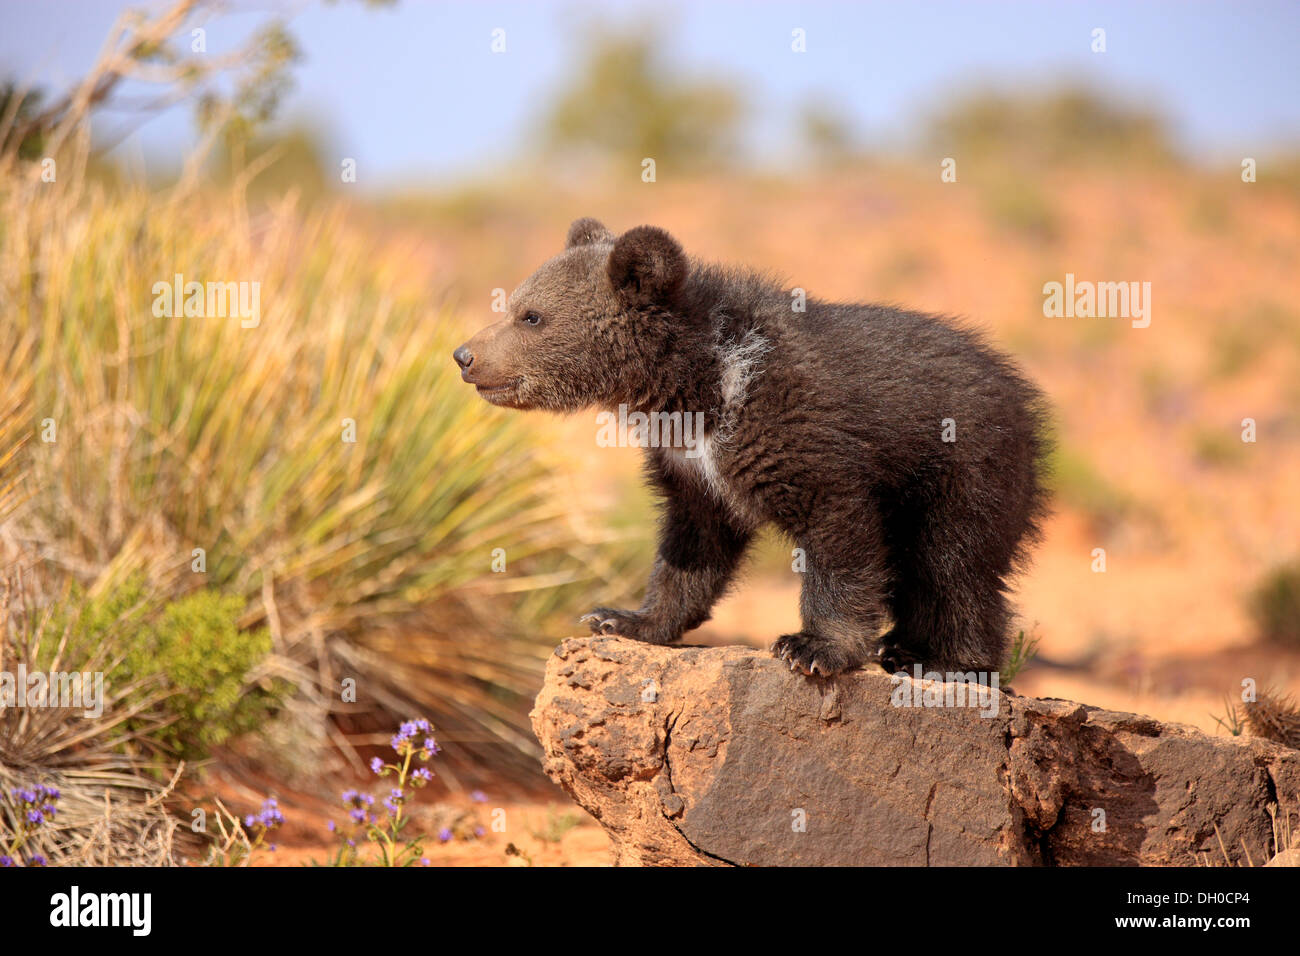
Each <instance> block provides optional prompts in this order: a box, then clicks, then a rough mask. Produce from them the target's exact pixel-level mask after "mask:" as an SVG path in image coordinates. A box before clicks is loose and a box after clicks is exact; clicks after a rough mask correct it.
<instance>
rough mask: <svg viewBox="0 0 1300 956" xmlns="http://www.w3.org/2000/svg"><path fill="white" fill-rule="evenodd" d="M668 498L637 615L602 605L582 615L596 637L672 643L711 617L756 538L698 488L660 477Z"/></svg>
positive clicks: (583, 620) (669, 477) (662, 475)
mask: <svg viewBox="0 0 1300 956" xmlns="http://www.w3.org/2000/svg"><path fill="white" fill-rule="evenodd" d="M656 477H657V478H658V479H659V483H660V485H661V486H662V487H663V490H664V492H665V494H666V496H667V498H666V502H665V510H664V518H663V523H662V525H661V527H660V529H659V550H658V553H657V554H656V556H655V564H654V569H653V570H652V571H651V572H650V582H649V584H648V585H647V586H646V594H645V600H644V602H643V603H642V605H641V607H640V608H639V609H638V610H635V611H623V610H618V609H616V608H607V607H598V608H595V609H594V610H592V612H591V613H590V614H586V615H584V616H583V617H582V619H581V623H583V624H586V625H588V626H589V627H590V628H591V632H592V633H593V634H620V635H622V636H623V637H630V638H633V639H635V640H638V641H645V642H646V643H647V644H672V643H675V642H677V641H679V640H681V638H682V635H683V634H684V633H685V632H687V631H689V630H692V629H694V628H697V627H699V626H700V625H701V624H703V623H704V622H705V621H707V620H708V619H709V615H710V612H711V611H712V610H713V605H714V604H715V603H716V602H717V600H718V598H720V597H721V596H722V594H723V592H724V591H725V590H726V589H727V585H728V583H730V581H731V578H732V575H733V574H734V573H735V571H736V567H737V565H738V564H739V563H740V559H741V557H742V556H743V555H744V553H745V548H746V547H747V546H748V545H749V541H750V538H751V537H752V534H751V532H750V531H748V530H744V529H741V528H739V527H737V526H736V524H735V523H734V522H732V521H731V520H729V519H728V517H727V516H726V514H725V513H724V512H723V510H722V507H721V505H719V504H717V503H716V502H715V501H714V500H712V499H711V498H710V497H708V495H707V493H706V492H703V491H702V490H701V489H699V488H696V487H694V486H693V485H690V484H687V483H683V482H677V481H675V480H673V476H672V475H671V474H662V473H661V474H660V475H657V476H656Z"/></svg>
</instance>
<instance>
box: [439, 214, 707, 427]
mask: <svg viewBox="0 0 1300 956" xmlns="http://www.w3.org/2000/svg"><path fill="white" fill-rule="evenodd" d="M687 272H688V263H687V259H686V256H685V255H684V254H683V252H682V249H681V246H679V245H678V244H677V242H676V240H674V239H673V238H672V236H670V235H668V233H666V232H664V231H663V230H662V229H657V228H655V227H653V226H638V227H637V228H635V229H631V230H629V231H627V232H625V233H624V234H623V235H621V236H618V237H615V235H614V234H613V233H612V232H610V231H609V230H608V229H606V228H605V227H604V226H603V225H601V224H600V223H599V222H597V221H596V220H594V219H579V220H578V221H577V222H575V223H573V225H572V226H570V227H569V234H568V238H567V240H566V242H565V248H564V251H563V252H561V253H560V254H559V255H558V256H555V257H554V258H553V259H551V260H549V261H548V262H546V263H544V264H543V265H542V267H541V268H540V269H538V270H537V271H536V272H534V273H533V274H532V275H531V276H529V277H528V278H527V279H525V280H524V282H523V283H522V284H521V285H520V286H519V288H517V289H515V291H514V292H513V293H511V295H510V298H509V300H508V302H507V304H506V317H505V318H504V319H503V320H502V321H500V322H498V323H496V324H495V325H491V326H489V327H487V328H486V329H483V331H481V332H479V333H478V334H477V335H475V336H474V337H473V338H471V339H470V340H469V341H468V342H466V343H465V344H464V345H462V346H460V348H458V349H456V351H455V352H454V353H452V355H453V358H454V359H455V360H456V364H457V365H459V366H460V374H461V378H462V379H464V380H465V381H466V382H469V383H470V384H472V385H474V386H475V388H477V389H478V393H479V395H481V396H482V397H483V398H484V399H486V400H487V401H489V402H491V403H492V404H494V405H504V406H507V407H510V408H541V409H548V410H551V411H561V412H565V411H580V410H582V409H584V408H589V407H591V406H603V407H611V406H613V405H615V404H618V403H620V402H629V403H636V402H638V401H639V400H641V399H642V398H644V397H645V396H646V395H647V393H648V392H649V390H650V383H651V382H652V381H653V380H654V379H655V378H656V376H657V375H660V374H661V373H662V364H663V362H664V361H665V359H666V353H667V351H669V350H671V349H672V347H673V343H674V339H675V336H674V332H673V328H672V326H673V323H674V315H675V313H676V311H677V310H676V304H677V299H678V297H679V294H680V292H681V290H682V286H683V283H684V282H685V280H686V276H687ZM677 338H679V336H678V337H677Z"/></svg>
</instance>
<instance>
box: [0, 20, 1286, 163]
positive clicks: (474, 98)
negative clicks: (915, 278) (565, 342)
mask: <svg viewBox="0 0 1300 956" xmlns="http://www.w3.org/2000/svg"><path fill="white" fill-rule="evenodd" d="M136 5H138V4H136ZM123 6H124V4H121V3H116V2H109V0H47V2H35V0H32V2H19V0H0V11H3V12H2V15H0V24H2V26H0V75H6V74H7V75H9V76H11V77H14V78H17V79H19V80H20V81H28V80H29V81H34V82H36V83H38V84H43V85H48V86H53V87H59V86H61V85H62V84H63V83H65V82H67V81H68V80H71V79H73V78H75V77H77V76H79V75H81V73H82V72H83V71H84V70H85V69H86V68H87V66H88V65H89V64H90V63H91V62H92V61H93V59H94V57H95V54H96V52H97V51H98V49H99V46H100V44H101V42H102V40H103V37H104V36H105V34H106V32H107V30H108V28H109V26H110V24H111V23H112V21H113V19H114V18H115V16H116V14H117V13H118V12H119V11H120V10H121V9H122V7H123ZM232 6H233V9H234V11H235V12H234V13H233V14H230V15H227V16H224V17H222V18H220V19H219V20H216V21H214V22H213V23H212V24H210V25H209V28H208V45H209V49H210V50H211V51H213V52H216V51H219V50H220V49H222V48H224V47H226V46H229V45H230V44H231V43H233V42H234V41H236V40H237V39H238V38H239V37H240V36H242V35H243V34H244V33H245V32H246V31H248V30H249V29H251V28H252V27H253V26H255V25H256V24H257V23H259V22H261V21H262V20H263V19H265V18H266V16H267V13H268V11H276V10H280V11H283V12H284V13H285V15H286V16H287V18H288V20H289V23H290V29H291V32H293V34H294V35H295V36H296V38H297V39H298V41H299V43H300V45H301V46H302V48H303V53H304V60H303V62H302V63H300V64H299V66H298V68H297V69H296V71H295V77H296V81H297V83H296V89H295V91H294V93H293V94H292V96H291V97H290V99H289V100H288V102H287V104H286V107H285V115H287V116H291V117H293V116H298V117H306V116H310V117H312V118H313V119H314V120H315V121H317V122H318V123H319V124H321V125H322V126H323V129H324V131H325V133H326V134H327V141H328V142H329V144H330V145H331V146H332V147H333V148H334V149H336V150H338V151H339V154H340V155H347V156H352V157H354V158H356V159H357V160H358V164H359V166H360V168H362V169H365V170H367V172H368V174H369V175H368V176H367V177H366V178H367V179H368V180H369V181H370V182H371V183H374V182H376V181H379V182H383V183H387V184H390V185H391V184H394V183H397V182H400V181H411V180H416V181H433V180H437V179H445V178H447V177H463V176H472V175H473V174H474V173H475V172H477V171H481V170H483V169H484V168H485V167H487V168H490V167H493V166H497V165H505V164H506V163H507V161H508V160H510V159H512V158H515V157H518V156H519V155H521V154H526V152H527V149H528V143H529V140H530V137H531V134H532V129H533V124H534V123H535V121H536V118H537V116H538V114H539V111H540V110H541V108H542V106H543V105H544V104H545V103H547V102H548V101H549V98H550V96H551V94H552V93H553V92H554V90H555V89H556V87H557V86H558V85H559V84H560V83H561V82H562V81H563V79H564V78H565V76H566V75H568V73H569V71H570V70H571V69H572V67H573V64H574V63H575V62H576V61H577V60H579V59H580V58H581V56H582V37H583V30H582V26H583V24H585V23H586V22H588V21H589V20H590V19H591V18H592V17H593V16H599V17H602V18H604V19H605V20H606V21H609V22H614V23H630V24H642V23H655V24H658V25H659V27H660V29H661V31H662V34H663V37H664V39H665V53H666V58H667V59H668V61H669V62H670V63H671V64H672V65H673V67H674V68H675V69H679V70H681V71H682V72H683V73H685V74H691V75H711V76H718V77H723V78H731V79H733V80H734V81H736V82H737V84H738V85H739V86H741V87H742V88H743V89H744V90H745V91H746V93H747V95H748V97H749V99H750V101H751V104H752V107H753V110H752V124H751V129H750V131H749V133H750V135H749V139H750V142H751V144H752V146H753V150H754V152H755V153H756V154H757V155H758V156H759V158H760V159H762V160H766V161H771V162H774V163H780V162H781V161H782V160H783V159H786V158H788V157H789V156H791V155H792V154H793V153H794V152H795V151H794V150H793V149H792V142H791V141H792V138H793V129H794V120H793V116H794V112H795V110H796V108H797V107H798V106H799V105H800V104H801V103H804V102H806V101H808V100H810V99H813V98H825V99H827V100H829V101H830V102H832V103H834V104H835V105H836V106H837V107H838V108H839V109H841V110H842V111H844V112H845V113H847V114H848V115H849V116H851V117H852V118H853V119H854V120H855V121H856V123H857V125H858V128H859V132H860V133H861V134H862V136H863V137H864V138H865V139H866V140H867V141H872V140H875V141H882V142H883V141H894V140H896V139H897V138H898V137H899V136H901V135H903V134H904V133H905V132H906V131H907V130H908V129H909V128H910V127H911V123H912V122H913V120H914V119H915V118H916V117H917V116H918V115H919V114H920V113H921V112H923V111H925V110H926V109H928V108H930V107H933V106H935V105H936V104H942V103H943V102H944V101H945V100H949V99H953V98H955V97H958V96H960V95H961V94H962V93H963V92H967V91H969V90H970V89H971V88H973V87H976V86H983V85H989V84H1001V85H1004V86H1010V87H1013V88H1021V89H1033V88H1038V87H1046V86H1051V85H1054V84H1056V83H1059V82H1061V81H1063V80H1074V81H1080V82H1084V83H1087V84H1091V85H1094V86H1096V87H1099V88H1101V89H1104V90H1108V91H1111V92H1112V93H1114V94H1116V95H1118V96H1121V97H1125V98H1128V99H1131V100H1135V101H1138V102H1141V103H1145V104H1149V105H1152V106H1155V107H1157V108H1159V109H1160V110H1161V111H1162V112H1164V113H1165V114H1166V115H1167V116H1168V117H1169V118H1170V119H1171V121H1172V122H1173V128H1174V131H1175V133H1176V134H1177V135H1178V137H1179V141H1180V143H1181V144H1182V145H1183V146H1184V147H1185V148H1186V150H1187V151H1188V153H1189V154H1190V155H1192V156H1193V157H1195V158H1203V159H1215V158H1219V157H1239V156H1242V155H1257V154H1261V153H1264V154H1266V153H1267V151H1268V149H1269V148H1270V147H1274V146H1277V145H1279V144H1290V145H1296V144H1297V143H1300V95H1297V94H1300V82H1297V80H1298V79H1300V66H1297V64H1298V63H1300V3H1296V2H1274V3H1252V2H1233V3H1228V2H1224V3H1200V2H1160V3H1156V2H1150V3H1148V2H1125V3H1069V2H1036V3H1034V2H1024V3H1009V2H989V3H984V2H915V3H775V2H773V3H764V2H751V3H741V2H720V0H719V2H703V3H699V2H697V3H690V4H688V3H677V4H673V3H650V4H647V3H638V2H608V0H607V2H602V3H584V2H574V0H569V2H564V3H549V2H541V0H536V2H527V3H489V2H482V3H469V2H434V0H401V2H399V3H398V4H397V5H396V6H393V7H380V8H372V7H368V6H365V5H363V4H361V3H358V2H355V0H339V2H335V3H330V4H320V3H306V2H302V3H288V2H276V0H262V2H258V3H243V2H240V0H235V2H233V3H232ZM496 27H501V28H503V29H505V31H506V44H507V52H506V53H505V54H493V53H492V52H491V50H490V48H489V45H490V40H491V31H492V30H493V28H496ZM795 27H801V28H803V29H804V30H805V31H806V34H807V47H808V49H807V52H806V53H804V54H795V53H793V52H791V49H790V37H791V31H792V30H793V29H794V28H795ZM1094 27H1102V28H1104V29H1105V30H1106V40H1107V48H1108V49H1107V52H1106V53H1104V54H1094V53H1092V52H1091V51H1090V48H1089V46H1090V42H1091V32H1092V30H1093V28H1094ZM192 139H193V130H192V122H191V119H190V115H189V113H188V112H187V111H184V110H177V111H174V112H173V113H172V114H170V115H164V116H160V117H158V118H156V119H154V120H152V121H151V122H150V123H149V124H148V125H147V126H146V127H144V128H143V129H142V130H141V131H140V132H139V133H138V134H136V136H135V137H134V138H133V139H132V140H128V143H127V145H126V147H125V150H126V151H127V152H128V153H131V154H132V155H140V154H142V155H146V156H150V157H162V158H167V157H173V156H176V155H178V154H179V153H180V152H181V151H182V150H183V149H184V147H185V145H186V144H187V143H188V142H190V141H191V140H192Z"/></svg>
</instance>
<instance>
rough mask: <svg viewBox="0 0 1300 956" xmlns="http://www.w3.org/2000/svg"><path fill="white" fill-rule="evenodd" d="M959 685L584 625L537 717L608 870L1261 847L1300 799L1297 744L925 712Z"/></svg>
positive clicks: (1058, 718)
mask: <svg viewBox="0 0 1300 956" xmlns="http://www.w3.org/2000/svg"><path fill="white" fill-rule="evenodd" d="M958 690H960V691H963V692H965V691H967V688H966V687H964V686H962V685H960V684H955V683H952V684H944V683H941V682H935V681H919V680H915V679H913V678H897V679H896V678H894V677H892V676H890V675H887V674H885V673H884V672H883V671H881V670H879V669H875V668H873V669H870V670H864V671H857V672H854V673H851V674H848V675H844V676H843V677H841V678H839V679H838V680H836V681H815V680H812V679H810V678H806V677H803V676H801V675H798V674H793V673H791V672H790V671H789V670H788V669H787V668H786V667H785V666H784V665H782V664H781V663H780V662H779V661H777V660H775V659H774V658H772V657H770V656H769V655H767V654H765V653H761V652H758V651H755V650H750V649H747V648H739V647H726V648H703V647H686V648H665V647H654V646H651V645H647V644H640V643H637V642H634V641H630V640H626V639H623V638H617V637H590V638H578V639H573V640H568V641H565V642H564V643H563V644H561V645H560V647H559V648H557V650H556V652H555V654H554V655H553V656H552V657H551V659H550V661H549V663H548V664H547V668H546V681H545V684H544V685H543V687H542V691H541V693H540V694H539V695H538V698H537V704H536V706H535V707H534V709H533V712H532V720H533V729H534V731H535V732H536V734H537V737H538V739H539V740H540V741H541V743H542V747H543V750H544V753H545V769H546V772H547V773H548V774H549V775H550V776H551V778H552V779H554V780H555V781H556V782H557V783H559V784H560V786H562V787H563V788H564V789H565V790H566V791H568V792H569V793H570V794H571V795H572V796H573V798H574V799H575V800H576V801H577V802H578V803H579V804H581V805H582V806H583V807H585V808H586V809H587V810H588V811H589V812H590V813H591V814H592V815H593V816H594V817H595V818H596V819H597V820H598V821H599V822H600V823H601V825H602V826H603V827H604V828H605V829H606V831H608V833H609V835H610V837H611V838H612V840H613V844H614V854H615V862H616V863H618V864H652V865H684V864H691V865H916V866H919V865H926V864H935V865H1062V866H1064V865H1130V866H1131V865H1187V866H1190V865H1195V864H1197V863H1199V862H1202V860H1203V857H1202V856H1201V855H1202V854H1208V859H1209V861H1210V862H1216V863H1222V862H1224V860H1223V856H1224V853H1225V851H1226V853H1227V855H1228V856H1229V857H1230V859H1231V860H1232V862H1234V863H1236V862H1245V861H1246V857H1247V854H1246V851H1245V850H1244V849H1243V846H1244V847H1246V848H1248V849H1249V855H1250V858H1251V859H1252V860H1255V861H1263V860H1267V859H1269V857H1270V856H1272V855H1273V853H1274V847H1273V837H1272V822H1271V819H1270V817H1269V814H1268V809H1267V808H1268V806H1269V804H1278V803H1280V805H1281V807H1282V808H1283V811H1286V810H1290V811H1291V812H1292V813H1293V814H1294V813H1295V811H1296V810H1297V809H1300V807H1298V805H1297V797H1298V796H1300V751H1296V750H1291V749H1289V748H1286V747H1283V746H1281V745H1279V744H1275V743H1271V742H1269V741H1265V740H1260V739H1256V738H1237V737H1211V736H1208V735H1206V734H1203V733H1201V732H1200V731H1198V730H1196V729H1194V728H1191V727H1187V726H1184V725H1180V724H1163V723H1160V722H1158V721H1156V720H1153V719H1152V718H1150V717H1142V716H1138V715H1135V714H1121V713H1114V712H1111V711H1105V710H1100V709H1098V708H1095V707H1088V706H1086V705H1083V704H1076V703H1071V702H1069V701H1062V700H1037V699H1033V698H1027V697H1018V696H1015V695H1013V694H1004V693H1001V692H999V691H996V690H990V691H988V697H987V698H986V699H985V700H984V701H983V704H982V705H981V702H980V701H979V700H975V699H972V700H970V701H969V702H968V703H969V704H970V705H967V706H963V705H961V704H962V701H964V697H963V698H957V699H955V700H954V699H953V698H952V697H950V698H949V699H948V705H947V706H920V705H921V704H922V703H925V702H926V700H927V698H926V697H925V696H924V695H926V694H927V693H928V694H929V695H930V697H931V698H936V697H938V696H940V695H942V694H944V693H948V694H950V695H951V694H953V693H955V692H956V691H958ZM905 702H911V703H913V704H914V705H913V706H901V705H900V704H902V703H905ZM929 702H930V703H934V702H935V701H934V700H930V701H929ZM1216 826H1217V833H1216ZM1221 847H1222V848H1221Z"/></svg>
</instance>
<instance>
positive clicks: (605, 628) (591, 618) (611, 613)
mask: <svg viewBox="0 0 1300 956" xmlns="http://www.w3.org/2000/svg"><path fill="white" fill-rule="evenodd" d="M578 623H580V624H586V625H587V626H588V627H589V628H591V633H593V634H618V635H619V636H621V637H630V638H632V640H634V641H643V642H644V643H646V644H672V643H673V642H674V641H677V640H680V639H681V636H682V633H681V631H679V630H675V629H673V628H670V627H667V626H665V625H664V624H663V623H662V622H660V621H657V620H655V619H654V618H653V617H651V616H650V615H649V614H646V613H645V612H644V611H620V610H617V609H616V608H609V607H598V608H595V609H593V610H592V612H591V613H590V614H584V615H583V616H582V617H581V618H579V619H578Z"/></svg>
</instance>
